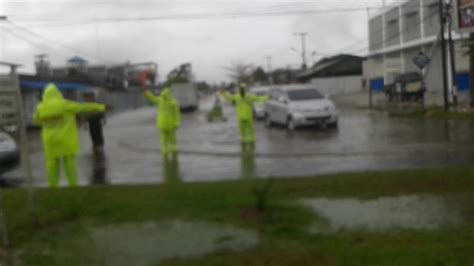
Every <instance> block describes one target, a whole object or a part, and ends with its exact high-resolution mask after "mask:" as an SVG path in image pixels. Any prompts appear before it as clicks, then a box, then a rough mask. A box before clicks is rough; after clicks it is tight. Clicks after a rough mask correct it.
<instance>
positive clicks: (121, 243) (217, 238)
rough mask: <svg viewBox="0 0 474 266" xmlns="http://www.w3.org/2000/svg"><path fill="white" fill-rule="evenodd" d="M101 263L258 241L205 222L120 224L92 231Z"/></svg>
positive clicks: (149, 261) (153, 260)
mask: <svg viewBox="0 0 474 266" xmlns="http://www.w3.org/2000/svg"><path fill="white" fill-rule="evenodd" d="M91 238H92V240H93V243H94V245H95V248H96V252H98V256H99V257H100V258H101V262H102V265H111V266H112V265H113V266H121V265H123V266H130V265H134V266H148V265H158V263H160V262H161V261H163V260H165V259H172V258H192V257H198V256H204V255H207V254H211V253H213V252H217V251H234V252H240V251H244V250H248V249H252V248H254V247H256V246H257V244H258V236H257V234H256V233H255V232H252V231H248V230H243V229H238V228H235V227H230V226H218V225H213V224H209V223H204V222H183V221H170V222H162V223H151V222H150V223H143V224H123V225H118V226H112V227H103V228H95V229H92V230H91Z"/></svg>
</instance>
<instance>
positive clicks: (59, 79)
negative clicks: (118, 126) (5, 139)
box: [19, 54, 158, 125]
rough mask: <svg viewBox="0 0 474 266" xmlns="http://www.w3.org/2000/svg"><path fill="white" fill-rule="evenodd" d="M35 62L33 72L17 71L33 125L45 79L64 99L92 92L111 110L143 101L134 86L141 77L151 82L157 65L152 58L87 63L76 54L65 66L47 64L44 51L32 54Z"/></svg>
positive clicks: (79, 98)
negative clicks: (123, 61)
mask: <svg viewBox="0 0 474 266" xmlns="http://www.w3.org/2000/svg"><path fill="white" fill-rule="evenodd" d="M35 66H36V75H19V81H20V89H21V92H22V97H23V102H24V108H25V116H26V117H25V119H26V121H27V124H28V125H33V113H34V111H35V109H36V106H37V105H38V103H39V102H40V101H41V95H42V92H43V89H44V88H45V86H46V85H47V84H48V83H54V84H55V85H56V86H57V87H58V89H59V90H60V91H61V92H62V93H63V95H64V97H65V98H66V99H70V100H74V101H83V98H84V94H87V93H90V92H93V93H94V94H95V95H96V100H97V101H99V102H103V103H106V104H109V105H110V106H113V109H114V112H120V111H125V110H130V109H135V108H138V107H140V106H144V105H145V99H144V98H143V96H142V94H141V93H140V91H139V90H138V88H137V87H138V86H140V85H141V84H140V83H141V82H144V80H143V79H144V78H146V79H148V80H149V81H150V84H155V81H156V77H157V68H158V67H157V64H155V63H152V62H145V63H137V64H130V63H128V62H127V63H125V64H118V65H112V66H106V65H89V63H88V61H87V60H85V59H83V58H81V57H79V56H74V57H72V58H71V59H69V60H68V61H67V62H66V65H65V66H62V67H51V64H50V62H49V59H48V57H47V55H45V54H41V55H37V56H36V57H35ZM140 79H141V80H140Z"/></svg>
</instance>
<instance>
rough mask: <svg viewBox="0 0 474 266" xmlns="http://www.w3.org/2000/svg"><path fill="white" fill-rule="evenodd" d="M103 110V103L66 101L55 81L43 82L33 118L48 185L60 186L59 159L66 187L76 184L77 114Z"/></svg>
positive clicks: (77, 150)
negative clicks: (39, 139) (67, 184)
mask: <svg viewBox="0 0 474 266" xmlns="http://www.w3.org/2000/svg"><path fill="white" fill-rule="evenodd" d="M104 111H105V106H104V105H102V104H97V103H77V102H73V101H69V100H65V99H64V98H63V95H62V94H61V92H60V91H59V90H58V88H57V87H56V86H55V85H54V84H52V83H50V84H48V85H46V88H45V89H44V91H43V99H42V101H41V103H40V104H39V105H38V107H37V108H36V112H35V114H34V116H33V120H34V122H35V124H37V125H38V126H41V138H42V141H43V149H44V155H45V161H46V171H47V175H48V185H49V187H52V188H54V187H57V186H58V185H59V177H60V164H61V162H63V163H64V168H65V170H66V176H67V180H68V183H69V186H76V185H77V169H76V154H77V153H78V152H79V138H78V134H77V124H76V114H78V113H87V112H104Z"/></svg>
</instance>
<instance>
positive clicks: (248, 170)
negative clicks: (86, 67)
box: [5, 98, 474, 186]
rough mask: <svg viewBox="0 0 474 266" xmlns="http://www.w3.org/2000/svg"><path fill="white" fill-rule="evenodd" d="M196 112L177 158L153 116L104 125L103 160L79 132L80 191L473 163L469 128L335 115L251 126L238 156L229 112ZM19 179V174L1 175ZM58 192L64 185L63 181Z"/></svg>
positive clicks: (36, 157)
mask: <svg viewBox="0 0 474 266" xmlns="http://www.w3.org/2000/svg"><path fill="white" fill-rule="evenodd" d="M213 102H214V101H213V99H212V98H210V99H207V100H203V102H202V105H201V108H200V111H197V112H194V113H185V114H183V115H182V125H181V127H180V129H179V131H178V142H179V150H180V152H179V155H178V156H177V157H174V158H171V157H169V158H162V156H161V154H160V146H159V133H158V130H157V129H156V126H155V116H156V111H155V109H154V108H152V107H146V108H142V109H137V110H133V111H128V112H126V113H121V114H117V115H113V116H112V117H109V118H108V122H107V125H106V126H105V128H104V134H105V142H106V146H105V154H104V156H100V157H94V156H93V155H92V151H91V150H92V149H91V142H90V139H89V136H88V132H87V131H86V130H83V129H81V130H80V134H79V135H80V142H81V146H82V150H81V152H80V154H79V155H78V168H79V175H80V178H81V180H80V184H81V185H87V184H150V183H163V182H166V181H170V182H196V181H213V180H232V179H240V178H254V177H268V176H274V177H288V176H308V175H322V174H329V173H341V172H354V171H373V170H388V169H414V168H427V167H441V166H458V165H469V164H472V163H473V162H474V123H473V122H471V121H460V120H457V121H430V120H415V119H414V120H410V119H395V118H388V117H387V116H385V115H384V114H382V113H379V112H373V113H371V112H369V111H361V110H358V111H357V110H353V109H344V108H343V107H340V110H341V111H340V122H339V129H302V130H297V131H295V132H289V131H287V130H286V129H284V128H279V127H274V128H269V129H268V128H265V127H264V125H263V123H262V122H256V125H255V130H256V138H257V142H256V146H255V148H254V149H253V150H250V151H249V150H243V148H242V147H241V145H240V141H239V136H238V129H237V127H236V123H235V114H234V113H235V111H234V108H232V107H230V106H227V107H226V109H225V115H226V116H227V117H228V118H229V119H228V121H227V122H215V123H209V122H207V121H206V117H205V115H206V113H207V111H208V110H210V109H211V105H212V103H213ZM29 134H30V144H31V151H32V152H31V161H32V165H33V169H34V173H33V175H34V181H35V184H36V185H39V186H44V185H45V184H46V179H45V177H44V166H43V164H44V163H43V156H42V148H41V143H40V137H39V131H37V130H36V131H31V132H30V133H29ZM5 175H6V176H7V177H21V176H22V173H21V171H20V169H18V168H17V169H14V170H13V171H10V172H8V173H7V174H5ZM62 181H63V184H65V182H64V178H63V180H62Z"/></svg>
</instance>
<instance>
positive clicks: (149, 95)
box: [143, 90, 160, 105]
mask: <svg viewBox="0 0 474 266" xmlns="http://www.w3.org/2000/svg"><path fill="white" fill-rule="evenodd" d="M143 95H144V96H145V99H146V100H147V101H149V102H150V103H152V104H154V105H158V104H160V96H156V95H154V94H153V93H151V92H150V91H149V90H147V91H146V92H145V93H144V94H143Z"/></svg>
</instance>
